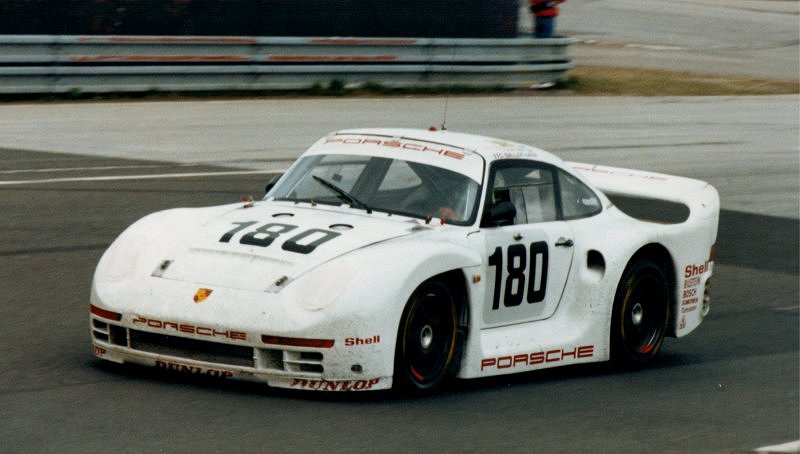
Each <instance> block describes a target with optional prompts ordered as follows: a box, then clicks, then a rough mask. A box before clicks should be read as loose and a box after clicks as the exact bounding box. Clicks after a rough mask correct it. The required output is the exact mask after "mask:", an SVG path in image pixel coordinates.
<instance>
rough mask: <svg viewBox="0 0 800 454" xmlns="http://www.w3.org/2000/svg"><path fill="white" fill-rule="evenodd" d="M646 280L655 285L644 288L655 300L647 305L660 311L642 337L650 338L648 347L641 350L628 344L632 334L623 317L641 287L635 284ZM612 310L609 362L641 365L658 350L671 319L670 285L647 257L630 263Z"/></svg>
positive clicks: (639, 284) (643, 284)
mask: <svg viewBox="0 0 800 454" xmlns="http://www.w3.org/2000/svg"><path fill="white" fill-rule="evenodd" d="M648 282H650V283H651V287H652V286H653V285H654V286H655V288H651V287H646V291H647V292H648V293H649V295H648V296H651V297H653V298H655V299H656V300H657V301H654V302H653V301H648V302H647V304H648V305H651V306H655V308H657V309H658V310H659V311H658V312H657V313H656V314H655V315H656V316H657V317H658V318H657V319H656V323H654V326H653V328H652V330H651V332H652V334H648V335H647V336H645V337H646V338H650V339H652V341H648V344H647V348H648V350H647V351H646V352H641V351H636V350H635V349H634V348H632V347H631V345H630V341H631V336H632V333H626V332H625V326H626V317H627V316H628V314H629V313H630V311H631V310H632V306H633V305H635V304H636V301H634V296H635V295H636V293H637V291H639V292H640V291H642V288H639V289H637V286H639V287H643V286H646V285H648V284H647V283H648ZM643 288H645V287H643ZM612 311H613V312H612V316H611V330H610V331H611V333H610V342H611V360H612V362H614V363H615V364H617V365H620V366H623V367H641V366H644V365H645V364H647V363H649V362H650V361H651V360H652V359H653V358H654V357H655V356H656V354H657V353H658V352H659V350H660V349H661V346H662V344H663V342H664V338H665V337H666V332H667V328H668V324H669V321H670V297H669V287H668V284H667V278H666V276H665V274H664V271H663V270H662V269H661V268H660V267H659V266H658V265H657V264H656V263H655V262H653V261H651V260H646V259H645V260H639V261H637V262H636V263H634V264H633V265H631V266H629V267H628V269H626V271H625V273H624V274H623V277H622V279H621V280H620V285H619V286H618V287H617V291H616V294H615V296H614V306H613V309H612ZM651 312H652V311H651ZM648 316H649V314H648Z"/></svg>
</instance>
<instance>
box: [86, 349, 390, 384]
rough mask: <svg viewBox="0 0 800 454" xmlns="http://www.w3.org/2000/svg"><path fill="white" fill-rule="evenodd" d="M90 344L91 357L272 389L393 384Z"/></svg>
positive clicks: (387, 379)
mask: <svg viewBox="0 0 800 454" xmlns="http://www.w3.org/2000/svg"><path fill="white" fill-rule="evenodd" d="M92 345H93V353H94V356H96V357H98V358H100V359H103V360H106V361H111V362H114V363H118V364H125V363H130V364H138V365H141V366H147V367H156V368H159V369H164V370H169V371H174V372H179V373H184V374H190V375H194V376H202V377H210V378H215V379H221V380H242V381H249V382H257V383H266V384H267V385H269V386H270V387H274V388H287V389H304V390H313V391H374V390H381V389H389V388H391V387H392V377H373V378H361V377H347V378H342V379H334V378H331V379H328V378H322V377H321V376H320V375H319V374H301V373H285V372H284V373H279V372H274V371H265V370H258V369H256V368H250V367H243V366H234V365H228V364H216V363H208V362H203V361H196V360H192V359H187V358H178V357H172V356H164V355H158V354H154V353H148V352H141V351H137V350H133V349H130V348H127V347H120V346H116V345H110V344H106V343H102V342H97V341H95V342H93V343H92Z"/></svg>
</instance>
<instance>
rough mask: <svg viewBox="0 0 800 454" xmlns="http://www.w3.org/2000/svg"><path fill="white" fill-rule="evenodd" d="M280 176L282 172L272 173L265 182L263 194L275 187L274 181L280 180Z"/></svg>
mask: <svg viewBox="0 0 800 454" xmlns="http://www.w3.org/2000/svg"><path fill="white" fill-rule="evenodd" d="M282 176H283V174H282V173H281V174H278V175H274V176H273V177H272V178H270V179H269V181H268V182H267V186H266V187H265V188H264V194H265V195H266V194H267V193H268V192H269V191H270V189H272V188H274V187H275V183H277V182H278V180H280V179H281V177H282Z"/></svg>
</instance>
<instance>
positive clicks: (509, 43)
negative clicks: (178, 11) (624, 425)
mask: <svg viewBox="0 0 800 454" xmlns="http://www.w3.org/2000/svg"><path fill="white" fill-rule="evenodd" d="M573 42H574V40H573V39H572V38H548V39H530V38H518V39H439V38H419V39H415V38H337V37H328V38H278V37H266V38H257V37H156V36H36V35H22V36H21V35H0V93H4V94H22V93H31V94H33V93H68V92H81V93H107V92H144V91H197V90H214V91H225V90H281V89H304V88H310V87H312V86H313V85H315V84H327V83H329V82H331V81H332V80H339V81H342V82H343V83H344V84H346V85H359V84H366V83H377V84H380V85H383V86H387V87H420V86H421V87H429V86H444V85H468V86H476V87H491V86H504V87H513V88H518V87H526V86H531V85H535V84H541V83H546V82H552V81H554V80H556V79H558V78H560V77H563V75H564V74H565V73H566V71H567V70H569V69H570V68H571V67H572V66H573V65H572V61H571V59H570V57H569V55H568V54H567V49H568V47H569V45H570V44H572V43H573Z"/></svg>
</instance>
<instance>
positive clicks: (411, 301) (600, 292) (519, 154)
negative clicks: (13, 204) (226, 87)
mask: <svg viewBox="0 0 800 454" xmlns="http://www.w3.org/2000/svg"><path fill="white" fill-rule="evenodd" d="M609 197H611V198H609ZM617 197H618V198H617ZM612 199H613V200H614V203H612V201H611V200H612ZM617 200H619V202H617ZM641 200H644V201H645V203H644V204H642V203H641V202H640V201H641ZM622 202H625V203H626V204H628V205H630V206H631V208H630V209H628V211H631V210H634V209H637V208H636V207H637V206H638V207H639V208H641V207H644V208H645V211H647V210H649V211H650V213H649V214H648V213H646V212H643V213H642V214H641V215H637V216H639V218H634V217H632V216H630V215H628V214H626V213H625V212H623V211H622V210H621V209H620V208H618V206H621V205H622ZM629 202H630V203H629ZM642 216H646V219H641V217H642ZM718 216H719V196H718V194H717V191H716V190H715V189H714V188H713V187H712V186H710V185H709V184H707V183H705V182H702V181H698V180H693V179H688V178H682V177H676V176H671V175H664V174H656V173H649V172H642V171H635V170H626V169H619V168H611V167H601V166H595V165H588V164H578V163H570V162H564V161H562V160H560V159H558V158H557V157H555V156H553V155H551V154H549V153H547V152H545V151H542V150H540V149H538V148H533V147H530V146H527V145H522V144H519V143H514V142H510V141H506V140H499V139H494V138H489V137H481V136H475V135H468V134H459V133H453V132H449V131H425V130H411V129H361V130H346V131H339V132H335V133H332V134H330V135H328V136H326V137H324V138H322V139H320V140H319V141H317V142H316V143H315V144H314V145H313V146H311V148H309V149H308V150H307V151H306V152H305V153H304V154H303V155H302V156H301V157H300V158H299V159H298V160H297V161H296V162H295V163H294V164H293V165H292V166H291V168H289V169H288V171H286V173H284V174H283V175H282V176H281V177H280V178H279V179H278V180H277V181H276V182H275V183H274V184H271V185H270V186H268V192H267V194H266V196H265V197H264V198H263V200H258V201H254V202H252V201H251V202H241V203H235V204H231V205H225V206H219V207H209V208H182V209H173V210H168V211H162V212H157V213H154V214H151V215H149V216H146V217H144V218H143V219H141V220H139V221H138V222H136V223H135V224H133V225H132V226H130V227H129V228H128V229H127V230H125V231H124V232H123V233H122V234H121V235H120V236H119V238H117V239H116V240H115V241H114V243H113V244H112V245H111V246H110V247H109V248H108V250H107V251H106V252H105V254H104V255H103V257H102V259H101V260H100V262H99V264H98V266H97V270H96V272H95V275H94V280H93V283H92V290H91V300H90V306H89V310H90V319H91V320H90V327H91V337H92V342H93V346H94V354H95V355H96V356H97V357H99V358H102V359H105V360H109V361H114V362H117V363H138V364H142V365H147V366H155V367H160V368H164V369H169V370H175V371H183V372H188V373H192V374H199V375H204V376H213V377H220V378H235V379H243V380H251V381H259V382H265V383H267V384H268V385H270V386H275V387H282V388H296V389H307V390H319V391H361V390H377V389H386V388H390V387H400V388H404V389H406V390H411V391H418V392H426V391H431V390H434V389H436V388H438V387H439V386H440V385H441V384H442V382H443V380H445V379H446V378H447V377H459V378H473V377H486V376H491V375H498V374H508V373H515V372H524V371H530V370H534V369H544V368H548V367H555V366H566V365H569V364H584V363H590V362H596V361H606V360H613V361H616V362H618V363H619V364H621V365H627V366H630V365H634V366H638V365H642V364H644V363H647V362H648V361H650V360H651V359H652V358H653V357H654V356H655V355H656V353H657V352H658V351H659V348H660V347H661V345H662V342H663V340H664V337H665V336H674V337H682V336H685V335H686V334H688V333H690V332H691V331H692V330H694V329H695V328H697V326H698V325H699V324H700V323H701V322H702V321H703V318H704V317H705V316H706V314H707V313H708V310H709V293H708V286H709V278H710V277H711V274H712V268H713V245H714V242H715V240H716V234H717V223H718Z"/></svg>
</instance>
